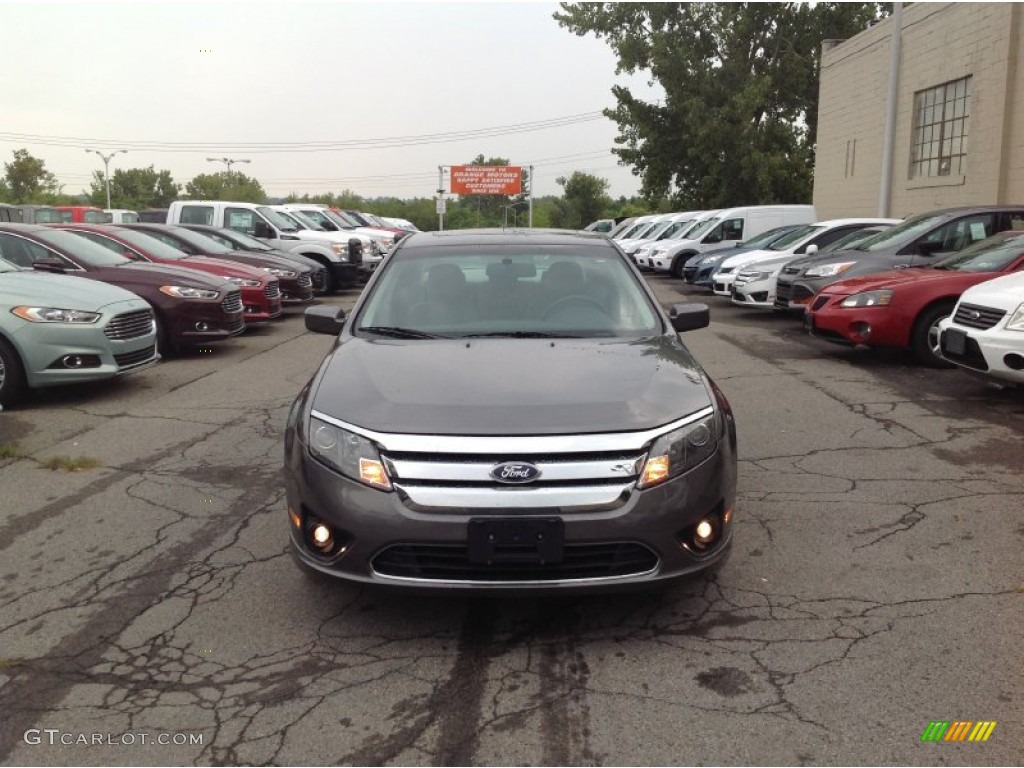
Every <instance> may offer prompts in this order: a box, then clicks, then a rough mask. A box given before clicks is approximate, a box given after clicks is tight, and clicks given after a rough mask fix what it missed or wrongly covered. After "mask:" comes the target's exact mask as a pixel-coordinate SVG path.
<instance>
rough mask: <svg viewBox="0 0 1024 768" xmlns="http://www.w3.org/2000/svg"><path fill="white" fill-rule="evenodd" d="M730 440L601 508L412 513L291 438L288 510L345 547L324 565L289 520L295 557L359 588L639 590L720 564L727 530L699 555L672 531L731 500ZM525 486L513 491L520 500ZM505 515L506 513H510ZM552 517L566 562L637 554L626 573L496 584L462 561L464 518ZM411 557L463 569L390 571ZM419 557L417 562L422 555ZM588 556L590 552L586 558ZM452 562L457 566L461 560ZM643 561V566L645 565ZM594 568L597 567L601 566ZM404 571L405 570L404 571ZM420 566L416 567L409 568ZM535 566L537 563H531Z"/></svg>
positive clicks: (554, 572) (554, 574)
mask: <svg viewBox="0 0 1024 768" xmlns="http://www.w3.org/2000/svg"><path fill="white" fill-rule="evenodd" d="M735 466H736V465H735V453H734V447H733V443H732V442H731V440H730V439H728V438H723V439H722V440H721V442H720V444H719V448H718V450H717V451H716V453H715V454H713V455H712V456H711V457H710V458H708V459H707V460H706V461H705V462H703V463H702V464H700V465H698V466H697V467H695V468H693V469H692V470H690V471H689V472H687V473H685V474H683V475H680V476H679V477H677V478H675V479H673V480H670V481H668V482H666V483H664V484H662V485H660V486H657V487H655V488H650V489H647V490H643V491H641V490H637V489H636V488H635V486H631V489H630V490H628V491H626V492H624V493H623V496H622V498H621V499H620V503H618V504H617V506H615V507H614V508H612V509H606V510H603V511H591V510H586V511H583V510H581V511H572V510H571V509H564V508H561V507H553V508H542V507H525V508H522V507H520V508H517V509H512V510H508V509H506V510H504V511H502V510H499V509H493V508H485V507H479V508H464V507H461V508H460V507H451V508H449V507H445V508H443V509H441V508H437V507H432V508H429V509H427V510H424V509H422V508H416V509H414V508H413V507H412V506H411V505H409V504H408V503H407V501H406V500H405V499H404V498H403V494H402V493H401V492H399V491H392V492H384V491H379V490H376V489H373V488H370V487H368V486H365V485H363V484H362V483H359V482H357V481H354V480H350V479H348V478H346V477H344V476H342V475H340V474H338V473H336V472H334V471H333V470H331V469H329V468H327V467H326V466H324V465H323V464H321V463H320V462H319V461H317V460H315V459H313V458H312V457H311V456H310V455H309V453H308V451H307V449H306V447H305V445H303V444H302V443H301V442H300V441H299V440H298V439H294V440H291V442H290V446H289V448H288V449H287V452H286V456H285V488H286V494H287V501H288V507H289V509H290V510H294V511H295V512H297V513H299V514H300V515H301V518H300V519H301V520H303V521H305V520H306V519H308V517H309V516H310V515H312V516H315V517H316V518H318V519H320V520H322V521H324V522H326V523H327V524H328V525H330V526H331V527H332V528H333V529H335V530H337V531H340V532H343V533H344V534H345V535H346V537H347V541H348V546H347V548H346V549H345V550H344V552H343V554H342V555H341V556H340V557H337V558H335V559H334V560H333V561H330V562H325V561H324V560H322V559H320V558H319V557H317V556H315V555H314V554H312V551H311V549H310V546H309V544H307V543H306V540H305V538H304V535H303V532H302V529H301V528H297V527H296V526H295V524H294V523H289V524H288V527H289V530H290V538H291V544H292V548H293V554H294V556H295V557H296V558H297V559H298V560H299V562H300V563H301V564H302V565H304V566H307V567H309V568H311V569H314V570H317V571H320V572H322V573H325V574H329V575H331V576H334V577H338V578H341V579H346V580H350V581H355V582H361V583H366V584H378V585H386V586H391V587H401V588H406V589H413V590H415V589H420V590H438V589H441V590H457V591H483V592H490V593H509V592H517V593H518V592H522V591H524V590H526V591H535V592H543V593H551V592H578V591H588V590H590V591H606V590H609V589H615V588H629V587H633V588H645V587H653V586H655V585H657V584H659V583H663V582H666V581H670V580H672V579H676V578H680V577H684V576H686V575H688V574H692V573H696V572H699V571H702V570H704V569H707V568H710V567H712V566H714V565H716V564H718V563H719V562H721V561H722V560H724V559H725V558H726V557H727V555H728V552H729V548H730V545H731V542H732V526H733V524H734V523H732V522H730V523H728V524H725V523H723V527H722V534H721V538H720V539H719V540H718V542H717V544H715V545H714V546H713V547H712V548H711V549H709V550H708V551H707V552H706V553H699V554H698V553H694V552H693V551H691V550H690V549H688V548H687V547H685V546H684V545H682V544H681V543H680V538H679V537H680V534H681V531H684V530H685V529H687V528H688V527H692V526H693V525H695V524H696V522H697V521H698V520H699V519H700V518H702V517H705V516H708V515H718V516H720V518H722V519H723V520H724V518H725V510H727V509H728V510H730V513H729V515H730V517H731V510H732V506H733V504H734V501H735V487H736V469H735ZM530 491H531V489H528V488H522V492H523V493H530ZM510 512H511V514H509V513H510ZM481 518H486V519H490V520H494V519H509V518H515V519H516V520H517V521H518V520H529V519H537V520H540V519H553V518H555V519H558V520H561V521H562V524H564V536H565V553H566V559H569V557H570V556H573V557H575V556H578V555H582V554H583V553H594V552H601V551H603V552H612V551H613V550H614V555H609V556H610V557H620V553H628V555H622V556H623V557H625V556H629V557H634V558H635V557H637V556H638V555H641V554H642V553H644V552H646V553H647V554H646V555H645V556H643V557H641V558H640V559H639V560H636V562H637V565H636V568H635V570H634V571H633V572H629V573H615V574H614V575H603V574H606V573H609V571H607V570H601V569H604V568H605V566H606V564H602V565H601V566H600V568H598V566H594V570H591V571H579V572H576V574H575V575H574V576H573V577H571V578H566V577H564V575H563V574H564V571H560V570H558V567H561V566H558V567H556V566H555V565H554V564H550V566H549V568H550V570H549V571H547V572H546V575H545V574H541V575H540V576H538V575H537V574H533V575H531V576H530V577H529V578H522V579H519V578H516V579H507V578H505V579H498V578H492V577H490V576H489V574H493V573H494V571H491V570H489V569H490V565H489V564H488V565H479V564H477V565H474V566H470V565H468V562H465V561H464V557H465V553H466V551H467V546H468V540H469V525H470V520H471V519H481ZM417 552H419V553H430V554H429V556H430V557H434V556H435V555H436V554H437V553H438V552H441V553H442V554H443V555H444V556H445V557H447V558H448V562H454V563H456V565H455V566H453V567H457V568H460V569H463V570H462V571H461V572H462V573H465V574H467V575H466V576H465V577H455V576H453V575H451V574H448V575H440V576H439V575H437V573H436V572H435V573H428V574H427V575H420V576H417V575H415V574H416V573H426V572H424V571H408V570H406V571H403V572H402V573H401V574H400V575H399V574H396V572H395V571H394V570H393V569H394V563H395V562H396V561H400V560H401V559H402V558H405V562H407V563H412V562H419V561H418V560H416V558H417V557H418V555H417V554H416V553H417ZM427 556H428V555H427V554H423V557H427ZM587 556H590V555H587ZM460 558H461V559H460ZM645 558H646V559H645ZM602 562H603V561H602ZM410 567H412V566H410ZM416 567H419V566H416ZM538 567H540V566H538Z"/></svg>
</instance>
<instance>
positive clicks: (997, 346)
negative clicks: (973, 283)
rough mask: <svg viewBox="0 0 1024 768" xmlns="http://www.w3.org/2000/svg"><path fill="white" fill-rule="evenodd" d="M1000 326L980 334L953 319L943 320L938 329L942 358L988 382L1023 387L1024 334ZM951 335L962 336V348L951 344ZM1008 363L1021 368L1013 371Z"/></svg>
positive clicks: (1003, 322) (978, 331) (1003, 321)
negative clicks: (993, 380) (983, 377)
mask: <svg viewBox="0 0 1024 768" xmlns="http://www.w3.org/2000/svg"><path fill="white" fill-rule="evenodd" d="M1005 323H1006V320H1005V318H1004V319H1003V320H1002V321H1001V323H1000V325H999V326H996V327H995V328H989V329H988V330H984V331H982V330H978V329H976V328H967V327H966V326H962V325H957V324H955V323H953V322H952V321H951V320H950V319H948V318H947V319H946V320H943V321H942V323H941V324H940V326H939V333H940V336H939V345H940V348H941V349H942V356H943V357H944V358H946V359H947V360H949V362H951V363H955V364H956V365H958V366H960V367H961V368H963V369H964V370H966V371H968V372H971V373H977V374H980V375H982V376H985V377H987V378H993V379H998V380H1000V381H1005V382H1009V383H1011V384H1019V385H1024V369H1021V368H1020V365H1021V358H1024V333H1022V332H1021V331H1008V330H1006V329H1005V328H1004V327H1001V326H1002V325H1004V324H1005ZM951 332H960V333H963V334H964V336H965V337H966V338H965V339H964V344H963V348H962V350H961V348H960V345H959V344H957V345H956V346H955V347H954V346H953V344H952V343H951V342H952V340H951V338H950V335H951ZM1009 363H1013V364H1014V365H1016V366H1018V367H1017V368H1011V367H1010V365H1009Z"/></svg>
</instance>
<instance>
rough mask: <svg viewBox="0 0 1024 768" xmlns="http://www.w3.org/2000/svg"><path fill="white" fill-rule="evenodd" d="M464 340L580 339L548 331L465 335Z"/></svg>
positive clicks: (572, 335)
mask: <svg viewBox="0 0 1024 768" xmlns="http://www.w3.org/2000/svg"><path fill="white" fill-rule="evenodd" d="M461 338H464V339H488V338H493V339H580V338H582V336H577V335H574V334H570V333H549V332H547V331H492V332H490V333H464V334H462V336H461Z"/></svg>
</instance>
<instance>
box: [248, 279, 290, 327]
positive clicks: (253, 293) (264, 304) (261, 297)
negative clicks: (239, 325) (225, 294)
mask: <svg viewBox="0 0 1024 768" xmlns="http://www.w3.org/2000/svg"><path fill="white" fill-rule="evenodd" d="M241 293H242V306H243V308H244V311H245V322H246V324H252V323H261V322H267V321H268V320H273V319H274V318H277V317H280V316H281V288H280V283H279V282H278V281H277V280H276V279H275V280H274V281H273V282H269V283H267V284H266V285H265V286H261V287H258V288H244V287H243V288H242V289H241Z"/></svg>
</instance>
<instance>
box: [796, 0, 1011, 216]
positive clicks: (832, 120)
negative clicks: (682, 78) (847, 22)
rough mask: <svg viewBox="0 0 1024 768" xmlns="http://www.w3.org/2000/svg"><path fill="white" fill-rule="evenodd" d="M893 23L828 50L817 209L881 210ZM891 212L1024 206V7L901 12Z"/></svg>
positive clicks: (830, 44) (915, 7)
mask: <svg viewBox="0 0 1024 768" xmlns="http://www.w3.org/2000/svg"><path fill="white" fill-rule="evenodd" d="M892 32H893V19H891V18H889V19H885V20H884V21H882V22H880V23H878V24H876V25H875V26H873V27H871V28H869V29H867V30H865V31H864V32H861V33H860V34H859V35H857V36H856V37H853V38H850V39H849V40H842V41H826V42H825V44H824V46H823V51H822V66H821V83H820V99H819V104H818V138H817V145H818V146H817V159H816V164H815V171H814V205H815V208H816V210H817V213H818V216H819V217H820V218H822V219H828V218H836V217H840V216H867V215H870V216H874V215H878V213H879V200H880V190H881V183H882V182H881V180H882V162H883V157H882V156H883V146H884V134H885V113H886V93H887V88H888V83H889V62H890V47H889V46H890V41H891V39H892ZM897 83H898V85H897V94H898V96H897V107H896V121H895V127H896V130H895V143H894V145H893V173H892V185H891V187H890V195H891V205H890V208H889V212H888V215H891V216H894V217H902V216H907V215H910V214H912V213H919V212H922V211H927V210H932V209H935V208H945V207H950V206H955V205H981V204H1005V203H1012V204H1024V3H913V4H912V5H909V6H907V7H905V8H904V10H903V19H902V24H901V56H900V66H899V78H898V81H897Z"/></svg>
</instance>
